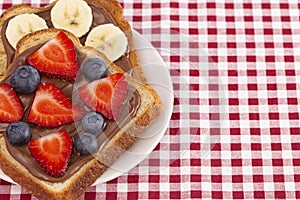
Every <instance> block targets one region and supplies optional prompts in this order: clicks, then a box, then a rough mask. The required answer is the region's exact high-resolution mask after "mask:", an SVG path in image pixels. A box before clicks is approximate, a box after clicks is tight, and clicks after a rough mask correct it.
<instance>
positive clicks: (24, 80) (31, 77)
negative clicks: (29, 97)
mask: <svg viewBox="0 0 300 200" xmlns="http://www.w3.org/2000/svg"><path fill="white" fill-rule="evenodd" d="M40 81H41V77H40V74H39V72H38V71H37V70H36V69H35V68H33V67H32V66H30V65H23V66H20V67H18V68H17V69H16V70H15V71H14V73H13V74H12V75H11V78H10V84H11V86H12V87H13V88H14V89H15V91H16V92H18V93H20V94H30V93H32V92H34V91H35V90H36V88H37V87H38V85H39V84H40Z"/></svg>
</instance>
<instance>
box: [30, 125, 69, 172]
mask: <svg viewBox="0 0 300 200" xmlns="http://www.w3.org/2000/svg"><path fill="white" fill-rule="evenodd" d="M28 147H29V151H30V152H31V154H32V156H33V157H34V158H35V160H36V161H37V162H38V163H39V165H40V166H41V167H42V168H43V169H44V170H45V171H46V172H47V173H48V174H49V175H51V176H54V177H61V176H63V175H64V174H65V172H66V170H67V168H68V161H69V158H70V156H71V154H72V149H73V142H72V137H71V136H70V134H69V133H68V131H66V130H60V131H58V132H55V133H51V134H49V135H46V136H43V137H41V138H37V139H34V140H31V141H30V142H29V144H28Z"/></svg>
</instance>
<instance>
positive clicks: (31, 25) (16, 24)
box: [5, 13, 48, 48]
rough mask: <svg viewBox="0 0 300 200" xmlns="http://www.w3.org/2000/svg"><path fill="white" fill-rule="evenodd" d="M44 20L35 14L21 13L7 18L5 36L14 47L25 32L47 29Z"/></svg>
mask: <svg viewBox="0 0 300 200" xmlns="http://www.w3.org/2000/svg"><path fill="white" fill-rule="evenodd" d="M47 28H48V26H47V24H46V21H45V20H44V19H43V18H41V17H39V16H38V15H36V14H27V13H26V14H21V15H17V16H15V17H13V18H12V19H10V20H9V22H8V24H7V28H6V31H5V36H6V38H7V40H8V42H9V43H10V45H11V46H12V47H13V48H16V46H17V43H18V41H19V40H20V39H21V38H22V37H23V36H24V35H26V34H28V33H32V32H35V31H38V30H41V29H47Z"/></svg>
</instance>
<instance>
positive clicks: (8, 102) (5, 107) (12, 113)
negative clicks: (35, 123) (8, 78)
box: [0, 83, 24, 123]
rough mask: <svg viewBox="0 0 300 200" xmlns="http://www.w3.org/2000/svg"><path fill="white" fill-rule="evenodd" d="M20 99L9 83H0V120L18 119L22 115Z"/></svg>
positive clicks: (11, 120)
mask: <svg viewBox="0 0 300 200" xmlns="http://www.w3.org/2000/svg"><path fill="white" fill-rule="evenodd" d="M23 112H24V111H23V108H22V105H21V103H20V99H19V97H18V96H17V93H16V92H15V90H14V89H13V88H12V87H11V85H9V84H7V83H1V84H0V122H7V123H11V122H15V121H19V120H20V119H21V118H22V116H23Z"/></svg>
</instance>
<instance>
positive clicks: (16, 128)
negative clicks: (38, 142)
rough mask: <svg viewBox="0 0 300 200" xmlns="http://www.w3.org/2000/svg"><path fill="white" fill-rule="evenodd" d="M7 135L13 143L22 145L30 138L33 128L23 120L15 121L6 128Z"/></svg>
mask: <svg viewBox="0 0 300 200" xmlns="http://www.w3.org/2000/svg"><path fill="white" fill-rule="evenodd" d="M6 137H7V140H8V142H9V143H11V144H12V145H16V146H21V145H24V144H26V143H27V142H28V141H29V140H30V138H31V129H30V127H29V126H28V125H27V124H26V123H24V122H22V121H18V122H13V123H11V124H10V125H9V126H8V127H7V129H6Z"/></svg>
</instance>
